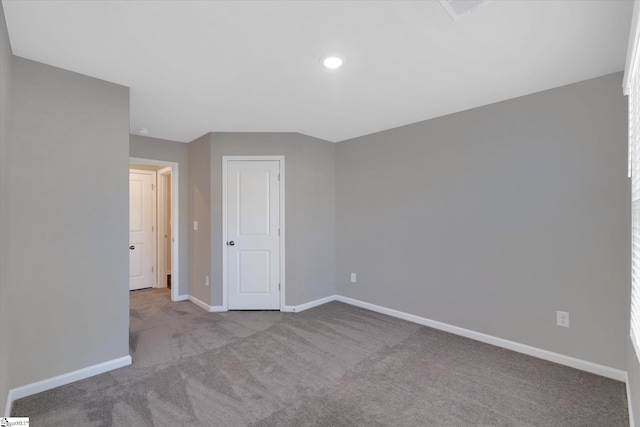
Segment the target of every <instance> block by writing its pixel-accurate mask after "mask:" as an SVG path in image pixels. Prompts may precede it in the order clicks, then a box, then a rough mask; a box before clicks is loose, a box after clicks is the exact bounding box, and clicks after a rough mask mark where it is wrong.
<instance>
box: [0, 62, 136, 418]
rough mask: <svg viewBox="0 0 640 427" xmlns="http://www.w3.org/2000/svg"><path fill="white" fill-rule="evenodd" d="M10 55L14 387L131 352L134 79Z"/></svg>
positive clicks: (6, 290) (9, 292)
mask: <svg viewBox="0 0 640 427" xmlns="http://www.w3.org/2000/svg"><path fill="white" fill-rule="evenodd" d="M11 66H12V74H11V90H12V97H11V111H10V114H11V116H10V118H11V127H10V139H11V147H10V152H9V159H10V168H9V173H10V176H11V185H10V189H9V191H10V194H9V197H10V199H11V205H10V215H11V231H10V235H9V238H10V241H11V253H10V254H9V262H10V264H11V271H10V272H9V286H6V287H5V286H3V298H2V299H3V300H4V299H5V298H6V299H7V300H8V301H10V305H9V306H8V313H7V316H8V318H10V319H11V325H10V326H11V328H10V330H9V331H8V334H7V337H6V340H3V342H2V344H3V346H4V345H6V346H7V347H8V348H7V351H8V360H9V363H10V365H11V368H10V369H9V372H8V374H9V375H8V387H9V388H14V387H17V386H22V385H25V384H29V383H33V382H35V381H39V380H43V379H46V378H50V377H53V376H56V375H59V374H64V373H68V372H71V371H74V370H77V369H81V368H84V367H87V366H91V365H95V364H97V363H101V362H105V361H108V360H112V359H115V358H119V357H123V356H126V355H128V354H129V312H128V300H129V290H128V262H129V260H128V256H129V255H128V228H127V227H128V197H127V193H128V190H127V188H128V179H127V175H128V173H127V172H128V164H129V89H128V88H126V87H123V86H119V85H116V84H113V83H108V82H105V81H101V80H97V79H94V78H91V77H86V76H83V75H80V74H76V73H72V72H69V71H65V70H61V69H58V68H54V67H50V66H48V65H44V64H40V63H37V62H33V61H29V60H26V59H22V58H18V57H14V58H13V61H12V64H11ZM25 415H28V414H25Z"/></svg>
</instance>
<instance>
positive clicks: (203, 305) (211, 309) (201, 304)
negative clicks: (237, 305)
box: [188, 295, 227, 313]
mask: <svg viewBox="0 0 640 427" xmlns="http://www.w3.org/2000/svg"><path fill="white" fill-rule="evenodd" d="M188 298H189V301H191V302H192V303H194V304H195V305H197V306H198V307H200V308H202V309H203V310H206V311H208V312H210V313H219V312H221V311H227V310H226V309H225V308H224V307H223V306H221V305H209V304H207V303H206V302H204V301H202V300H199V299H198V298H196V297H194V296H193V295H189V297H188Z"/></svg>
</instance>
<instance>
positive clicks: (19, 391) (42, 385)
mask: <svg viewBox="0 0 640 427" xmlns="http://www.w3.org/2000/svg"><path fill="white" fill-rule="evenodd" d="M127 365H131V356H129V355H127V356H123V357H119V358H117V359H113V360H109V361H107V362H102V363H98V364H97V365H93V366H88V367H86V368H82V369H78V370H77V371H73V372H69V373H66V374H62V375H58V376H56V377H53V378H48V379H46V380H42V381H38V382H35V383H31V384H27V385H23V386H22V387H17V388H12V389H11V390H9V394H8V396H7V406H6V407H5V410H4V416H5V417H8V416H10V415H11V407H12V406H13V402H14V401H15V400H17V399H22V398H23V397H27V396H31V395H33V394H36V393H40V392H43V391H46V390H51V389H52V388H56V387H60V386H63V385H66V384H69V383H72V382H75V381H80V380H83V379H85V378H89V377H93V376H94V375H99V374H103V373H105V372H109V371H113V370H114V369H118V368H122V367H124V366H127ZM19 415H21V414H19ZM26 415H28V414H26Z"/></svg>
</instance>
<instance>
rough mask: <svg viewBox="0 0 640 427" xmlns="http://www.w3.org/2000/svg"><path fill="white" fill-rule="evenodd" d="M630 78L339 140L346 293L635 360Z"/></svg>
mask: <svg viewBox="0 0 640 427" xmlns="http://www.w3.org/2000/svg"><path fill="white" fill-rule="evenodd" d="M621 82H622V75H621V74H620V73H618V74H613V75H608V76H604V77H601V78H597V79H593V80H588V81H585V82H581V83H577V84H573V85H569V86H564V87H561V88H558V89H553V90H549V91H545V92H541V93H536V94H533V95H528V96H525V97H521V98H517V99H513V100H509V101H505V102H501V103H497V104H493V105H489V106H485V107H481V108H477V109H474V110H469V111H465V112H461V113H457V114H452V115H449V116H445V117H441V118H437V119H433V120H429V121H425V122H420V123H416V124H413V125H409V126H404V127H401V128H397V129H393V130H389V131H385V132H381V133H377V134H373V135H369V136H365V137H361V138H357V139H353V140H349V141H346V142H342V143H340V144H338V145H337V159H338V160H337V182H336V183H337V189H338V190H337V218H338V222H337V279H336V282H337V286H338V293H339V294H341V295H344V296H348V297H352V298H356V299H359V300H363V301H366V302H370V303H373V304H379V305H382V306H385V307H389V308H393V309H396V310H401V311H404V312H407V313H412V314H415V315H419V316H423V317H426V318H429V319H434V320H438V321H441V322H445V323H449V324H452V325H456V326H460V327H464V328H468V329H471V330H475V331H478V332H483V333H486V334H490V335H494V336H497V337H501V338H505V339H508V340H512V341H516V342H520V343H524V344H528V345H532V346H535V347H539V348H543V349H547V350H550V351H554V352H558V353H561V354H565V355H569V356H573V357H577V358H580V359H584V360H588V361H591V362H595V363H599V364H603V365H606V366H610V367H614V368H618V369H622V370H626V368H627V354H626V349H627V336H628V332H629V283H630V277H629V271H630V262H629V259H630V256H629V248H630V236H629V224H630V202H629V194H630V184H629V180H628V179H627V177H626V171H627V164H626V161H627V153H626V149H627V148H626V147H627V143H626V141H627V130H626V129H627V120H626V117H627V115H626V99H625V98H624V97H623V96H622V93H621ZM350 272H355V273H357V274H358V282H357V283H355V284H353V283H350V282H349V273H350ZM556 310H563V311H568V312H570V316H571V327H570V328H568V329H567V328H562V327H558V326H556Z"/></svg>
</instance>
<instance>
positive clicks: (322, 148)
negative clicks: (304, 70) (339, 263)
mask: <svg viewBox="0 0 640 427" xmlns="http://www.w3.org/2000/svg"><path fill="white" fill-rule="evenodd" d="M211 137H212V145H211V171H212V172H211V182H212V185H211V266H212V270H211V271H212V277H211V301H212V305H222V156H240V155H274V156H275V155H282V156H285V204H286V205H285V227H286V228H285V230H286V237H285V238H286V241H285V250H286V253H285V257H286V304H287V305H299V304H303V303H306V302H309V301H313V300H316V299H318V298H323V297H326V296H329V295H333V294H335V150H336V145H335V144H333V143H331V142H327V141H323V140H320V139H317V138H312V137H309V136H305V135H301V134H297V133H213V134H211ZM192 284H193V285H194V287H196V288H197V287H199V286H200V284H199V283H197V281H195V280H194V281H193V283H192Z"/></svg>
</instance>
